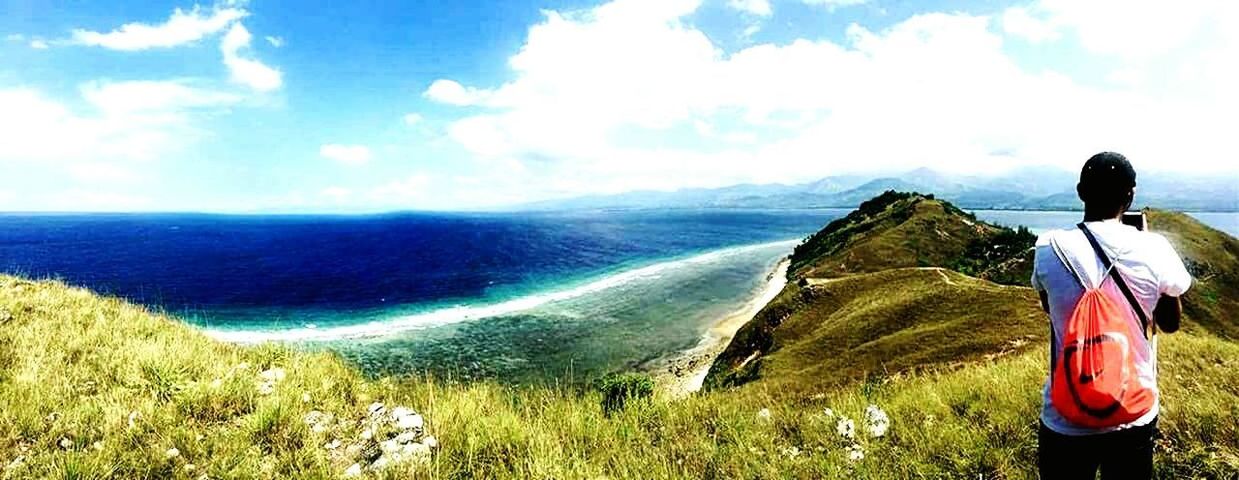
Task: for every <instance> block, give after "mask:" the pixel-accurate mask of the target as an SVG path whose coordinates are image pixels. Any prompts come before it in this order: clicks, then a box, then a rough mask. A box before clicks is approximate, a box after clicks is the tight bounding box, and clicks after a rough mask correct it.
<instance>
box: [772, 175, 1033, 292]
mask: <svg viewBox="0 0 1239 480" xmlns="http://www.w3.org/2000/svg"><path fill="white" fill-rule="evenodd" d="M1006 231H1008V229H1006V228H1005V227H998V226H994V225H990V224H987V223H985V222H982V221H980V220H977V219H976V217H974V216H972V215H970V214H968V213H966V212H963V211H962V210H960V209H958V208H956V207H955V206H954V205H951V204H950V202H946V201H943V200H937V199H934V198H933V196H932V195H930V196H926V195H920V194H915V193H899V192H886V193H884V194H882V195H881V196H879V197H876V198H874V199H872V200H869V201H867V202H865V203H862V204H861V206H860V208H858V209H857V210H856V211H854V212H852V213H850V214H848V215H847V216H846V217H843V218H840V219H838V220H835V221H833V222H831V223H830V224H829V225H827V226H826V228H824V229H822V231H820V232H818V233H816V234H814V235H812V236H810V237H809V238H808V239H806V240H805V242H804V243H803V244H801V245H799V246H797V247H796V250H795V252H793V254H792V259H791V260H792V264H791V271H790V273H789V278H793V279H799V278H834V277H840V276H845V275H850V274H856V273H870V272H878V271H882V270H887V269H891V268H905V267H929V266H943V267H954V266H955V265H956V264H958V263H960V261H961V260H962V259H969V260H971V261H970V262H969V263H968V264H967V266H968V267H969V268H971V269H975V270H977V271H981V270H984V269H986V268H988V267H989V266H991V264H997V263H1001V262H1002V261H1004V260H1006V259H1005V258H979V257H980V253H984V252H980V253H978V254H977V255H971V256H970V255H969V253H970V252H971V251H972V250H976V249H977V247H976V246H977V245H978V244H981V245H990V244H992V243H993V242H992V240H993V238H994V237H996V236H999V235H1000V234H1002V233H1003V232H1006ZM1012 233H1014V232H1012ZM974 256H975V257H978V258H972V257H974Z"/></svg>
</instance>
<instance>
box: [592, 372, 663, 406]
mask: <svg viewBox="0 0 1239 480" xmlns="http://www.w3.org/2000/svg"><path fill="white" fill-rule="evenodd" d="M594 388H596V389H597V390H598V391H599V392H601V393H602V411H603V412H606V414H607V415H610V414H612V413H614V412H617V411H619V410H623V409H624V406H626V405H627V404H628V402H629V401H635V400H646V399H649V398H650V397H653V396H654V380H653V379H652V378H650V376H649V375H646V374H644V373H611V374H608V375H606V376H604V377H602V378H600V379H598V380H596V381H595V382H594Z"/></svg>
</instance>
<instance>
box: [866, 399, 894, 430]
mask: <svg viewBox="0 0 1239 480" xmlns="http://www.w3.org/2000/svg"><path fill="white" fill-rule="evenodd" d="M890 426H891V419H890V417H888V416H887V415H886V412H884V411H882V409H881V408H878V406H877V405H870V406H868V407H865V428H866V429H867V430H869V435H870V436H872V437H873V438H878V437H881V436H883V435H886V430H887V429H889V428H890Z"/></svg>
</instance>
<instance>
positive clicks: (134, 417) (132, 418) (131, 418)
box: [129, 410, 141, 429]
mask: <svg viewBox="0 0 1239 480" xmlns="http://www.w3.org/2000/svg"><path fill="white" fill-rule="evenodd" d="M140 415H141V414H139V413H138V411H137V410H134V411H132V412H129V428H130V429H132V428H133V425H134V421H136V420H137V419H138V417H139V416H140Z"/></svg>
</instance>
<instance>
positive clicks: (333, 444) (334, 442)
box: [323, 439, 340, 450]
mask: <svg viewBox="0 0 1239 480" xmlns="http://www.w3.org/2000/svg"><path fill="white" fill-rule="evenodd" d="M323 448H325V449H327V450H335V449H337V448H340V440H338V439H333V440H332V441H330V442H327V444H326V445H323Z"/></svg>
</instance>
